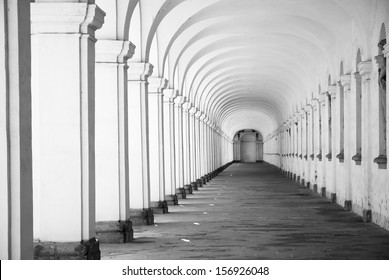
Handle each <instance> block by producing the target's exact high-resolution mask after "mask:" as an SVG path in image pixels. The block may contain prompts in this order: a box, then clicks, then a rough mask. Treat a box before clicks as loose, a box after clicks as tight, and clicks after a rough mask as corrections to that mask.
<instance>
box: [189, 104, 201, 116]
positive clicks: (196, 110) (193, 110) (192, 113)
mask: <svg viewBox="0 0 389 280" xmlns="http://www.w3.org/2000/svg"><path fill="white" fill-rule="evenodd" d="M198 111H199V109H198V108H197V107H195V106H192V108H191V109H190V111H189V114H191V115H193V116H195V115H196V114H197V112H198Z"/></svg>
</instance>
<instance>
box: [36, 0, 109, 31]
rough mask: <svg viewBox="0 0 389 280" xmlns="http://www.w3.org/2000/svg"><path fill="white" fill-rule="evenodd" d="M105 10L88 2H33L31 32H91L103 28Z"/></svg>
mask: <svg viewBox="0 0 389 280" xmlns="http://www.w3.org/2000/svg"><path fill="white" fill-rule="evenodd" d="M104 17H105V12H104V11H103V10H102V9H100V8H99V7H98V6H97V5H95V4H87V3H31V34H32V35H34V34H69V35H73V34H89V35H92V36H94V32H95V31H96V30H97V29H99V28H101V27H102V25H103V23H104Z"/></svg>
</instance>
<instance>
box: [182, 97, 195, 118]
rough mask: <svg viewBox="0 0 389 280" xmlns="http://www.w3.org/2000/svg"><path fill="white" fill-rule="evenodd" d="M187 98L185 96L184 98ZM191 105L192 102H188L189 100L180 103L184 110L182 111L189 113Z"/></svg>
mask: <svg viewBox="0 0 389 280" xmlns="http://www.w3.org/2000/svg"><path fill="white" fill-rule="evenodd" d="M186 99H187V98H186V97H185V100H186ZM192 107H193V104H192V102H189V101H186V102H184V103H183V104H182V109H183V110H184V112H186V113H188V114H189V111H190V109H191V108H192Z"/></svg>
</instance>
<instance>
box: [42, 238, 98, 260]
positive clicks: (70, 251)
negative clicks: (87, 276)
mask: <svg viewBox="0 0 389 280" xmlns="http://www.w3.org/2000/svg"><path fill="white" fill-rule="evenodd" d="M34 259H35V260H100V259H101V253H100V243H99V240H97V239H96V238H92V239H90V240H88V241H82V242H81V243H80V242H35V243H34Z"/></svg>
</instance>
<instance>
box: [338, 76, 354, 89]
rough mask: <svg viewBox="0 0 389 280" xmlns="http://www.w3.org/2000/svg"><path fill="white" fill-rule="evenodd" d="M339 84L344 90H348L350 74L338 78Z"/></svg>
mask: <svg viewBox="0 0 389 280" xmlns="http://www.w3.org/2000/svg"><path fill="white" fill-rule="evenodd" d="M340 84H341V85H342V86H343V87H344V89H345V90H350V86H351V74H344V75H342V76H340Z"/></svg>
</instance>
